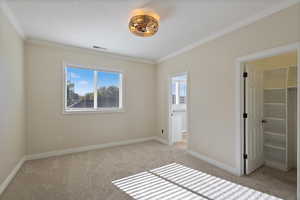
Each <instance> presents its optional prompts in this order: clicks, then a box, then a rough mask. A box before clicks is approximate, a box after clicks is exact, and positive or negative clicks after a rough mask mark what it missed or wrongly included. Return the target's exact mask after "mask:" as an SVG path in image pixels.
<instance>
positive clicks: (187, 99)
mask: <svg viewBox="0 0 300 200" xmlns="http://www.w3.org/2000/svg"><path fill="white" fill-rule="evenodd" d="M182 75H186V112H187V113H186V123H187V124H186V129H187V131H188V132H189V130H190V127H189V124H190V123H189V118H190V117H189V113H190V106H189V105H190V102H189V99H190V98H189V94H190V81H189V73H188V72H179V73H173V74H170V75H169V78H168V144H169V145H173V144H174V141H173V127H172V116H171V113H172V78H173V77H175V76H182ZM189 134H191V133H190V132H189ZM188 144H189V140H188Z"/></svg>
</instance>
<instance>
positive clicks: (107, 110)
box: [62, 62, 125, 114]
mask: <svg viewBox="0 0 300 200" xmlns="http://www.w3.org/2000/svg"><path fill="white" fill-rule="evenodd" d="M68 67H72V68H79V69H87V70H93V71H94V107H93V108H75V109H74V108H67V68H68ZM98 72H113V73H119V74H120V87H119V107H118V108H117V107H112V108H98V105H97V103H98V102H97V95H98V93H97V81H98ZM62 73H63V114H84V113H118V112H124V111H125V110H124V99H125V98H124V97H125V92H124V91H125V80H124V72H123V71H122V70H111V69H106V68H99V67H91V66H88V67H87V66H84V65H79V64H70V63H66V62H63V70H62Z"/></svg>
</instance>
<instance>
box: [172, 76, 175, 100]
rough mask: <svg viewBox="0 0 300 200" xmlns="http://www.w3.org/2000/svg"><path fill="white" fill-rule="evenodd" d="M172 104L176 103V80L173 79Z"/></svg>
mask: <svg viewBox="0 0 300 200" xmlns="http://www.w3.org/2000/svg"><path fill="white" fill-rule="evenodd" d="M172 104H176V82H175V81H172Z"/></svg>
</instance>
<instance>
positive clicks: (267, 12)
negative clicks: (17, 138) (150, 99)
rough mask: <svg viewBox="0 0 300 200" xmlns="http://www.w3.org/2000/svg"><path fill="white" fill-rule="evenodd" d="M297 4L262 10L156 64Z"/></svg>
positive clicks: (291, 1) (289, 0) (295, 0)
mask: <svg viewBox="0 0 300 200" xmlns="http://www.w3.org/2000/svg"><path fill="white" fill-rule="evenodd" d="M299 2H300V0H286V1H284V2H283V3H281V4H278V5H276V6H273V7H271V8H269V9H266V10H264V11H263V12H261V13H259V14H256V15H254V16H252V17H249V18H247V19H245V20H243V21H240V22H238V23H236V24H233V25H231V26H229V27H227V28H225V29H223V30H221V31H218V32H215V33H213V34H211V35H210V36H208V37H206V38H204V39H201V40H199V41H197V42H194V43H192V44H190V45H188V46H186V47H184V48H182V49H180V50H177V51H175V52H173V53H171V54H169V55H167V56H164V57H162V58H160V59H158V60H157V63H162V62H163V61H166V60H168V59H170V58H173V57H175V56H178V55H180V54H183V53H185V52H187V51H190V50H191V49H194V48H196V47H198V46H199V45H202V44H204V43H207V42H209V41H212V40H215V39H217V38H219V37H222V36H224V35H226V34H228V33H230V32H233V31H235V30H238V29H240V28H242V27H245V26H247V25H249V24H252V23H254V22H256V21H258V20H260V19H263V18H264V17H267V16H270V15H272V14H274V13H276V12H279V11H280V10H283V9H285V8H288V7H290V6H292V5H294V4H297V3H299Z"/></svg>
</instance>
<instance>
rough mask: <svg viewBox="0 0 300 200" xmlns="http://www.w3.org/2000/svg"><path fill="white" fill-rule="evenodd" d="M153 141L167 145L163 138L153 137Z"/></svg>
mask: <svg viewBox="0 0 300 200" xmlns="http://www.w3.org/2000/svg"><path fill="white" fill-rule="evenodd" d="M154 140H156V141H158V142H160V143H162V144H166V145H169V143H168V141H167V140H165V139H163V138H161V137H155V138H154Z"/></svg>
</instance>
